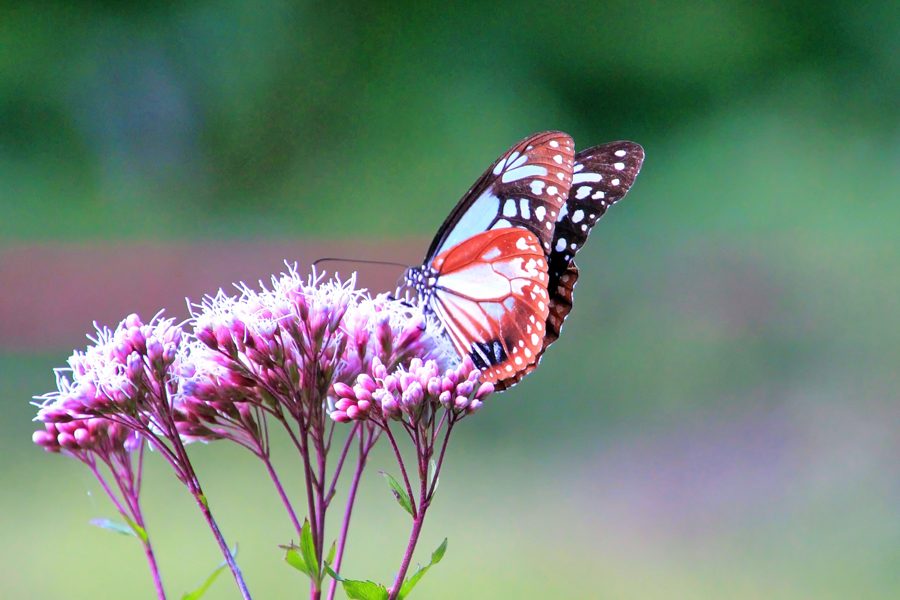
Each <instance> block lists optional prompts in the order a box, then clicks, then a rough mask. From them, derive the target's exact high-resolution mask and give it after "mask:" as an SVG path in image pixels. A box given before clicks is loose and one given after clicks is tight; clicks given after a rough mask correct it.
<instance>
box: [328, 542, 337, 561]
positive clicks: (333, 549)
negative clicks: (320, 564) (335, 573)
mask: <svg viewBox="0 0 900 600" xmlns="http://www.w3.org/2000/svg"><path fill="white" fill-rule="evenodd" d="M336 555H337V543H336V542H331V548H329V549H328V556H326V557H325V564H326V565H333V564H334V557H335V556H336Z"/></svg>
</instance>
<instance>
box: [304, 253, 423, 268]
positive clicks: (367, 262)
mask: <svg viewBox="0 0 900 600" xmlns="http://www.w3.org/2000/svg"><path fill="white" fill-rule="evenodd" d="M324 262H346V263H358V264H363V265H382V266H386V267H403V268H404V269H408V268H409V265H408V264H406V263H399V262H392V261H389V260H365V259H362V258H338V257H333V256H327V257H325V258H320V259H318V260H314V261H313V263H312V266H314V267H317V266H319V265H320V264H322V263H324Z"/></svg>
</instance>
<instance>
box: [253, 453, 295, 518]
mask: <svg viewBox="0 0 900 600" xmlns="http://www.w3.org/2000/svg"><path fill="white" fill-rule="evenodd" d="M261 458H262V461H263V463H265V465H266V470H267V471H268V472H269V478H270V479H271V480H272V484H273V485H274V486H275V490H276V491H277V492H278V496H279V497H280V498H281V503H282V504H284V509H285V510H286V511H287V513H288V516H289V517H290V518H291V523H293V524H294V529H296V530H297V535H298V536H299V535H300V530H301V529H302V528H303V526H302V525H301V524H300V520H299V519H298V518H297V513H296V512H294V506H293V505H292V504H291V500H290V498H288V495H287V493H286V492H285V491H284V486H282V485H281V479H279V478H278V473H276V472H275V467H274V466H272V460H271V459H270V458H269V457H268V456H261Z"/></svg>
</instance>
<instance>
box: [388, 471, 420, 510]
mask: <svg viewBox="0 0 900 600" xmlns="http://www.w3.org/2000/svg"><path fill="white" fill-rule="evenodd" d="M381 474H382V475H384V478H385V479H387V481H388V485H390V486H391V492H393V494H394V498H396V499H397V503H398V504H400V506H402V507H403V510H405V511H406V512H408V513H409V514H410V516H413V509H412V500H411V499H410V497H409V494H407V493H406V488H404V487H403V486H402V485H401V484H400V482H399V481H397V480H396V479H394V478H393V476H391V474H390V473H386V472H384V471H382V472H381Z"/></svg>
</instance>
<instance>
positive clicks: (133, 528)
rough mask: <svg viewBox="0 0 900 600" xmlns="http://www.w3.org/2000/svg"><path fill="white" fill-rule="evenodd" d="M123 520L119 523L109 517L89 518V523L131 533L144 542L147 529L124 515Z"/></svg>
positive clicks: (118, 531)
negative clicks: (123, 521)
mask: <svg viewBox="0 0 900 600" xmlns="http://www.w3.org/2000/svg"><path fill="white" fill-rule="evenodd" d="M125 521H126V522H125V523H119V522H118V521H112V520H110V519H91V525H94V526H96V527H100V528H101V529H107V530H109V531H114V532H116V533H121V534H122V535H133V536H134V537H136V538H138V539H139V540H141V541H142V542H144V543H146V542H147V531H146V530H145V529H144V528H143V527H141V526H140V525H138V524H137V523H135V522H134V521H132V520H131V519H129V518H128V517H125Z"/></svg>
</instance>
